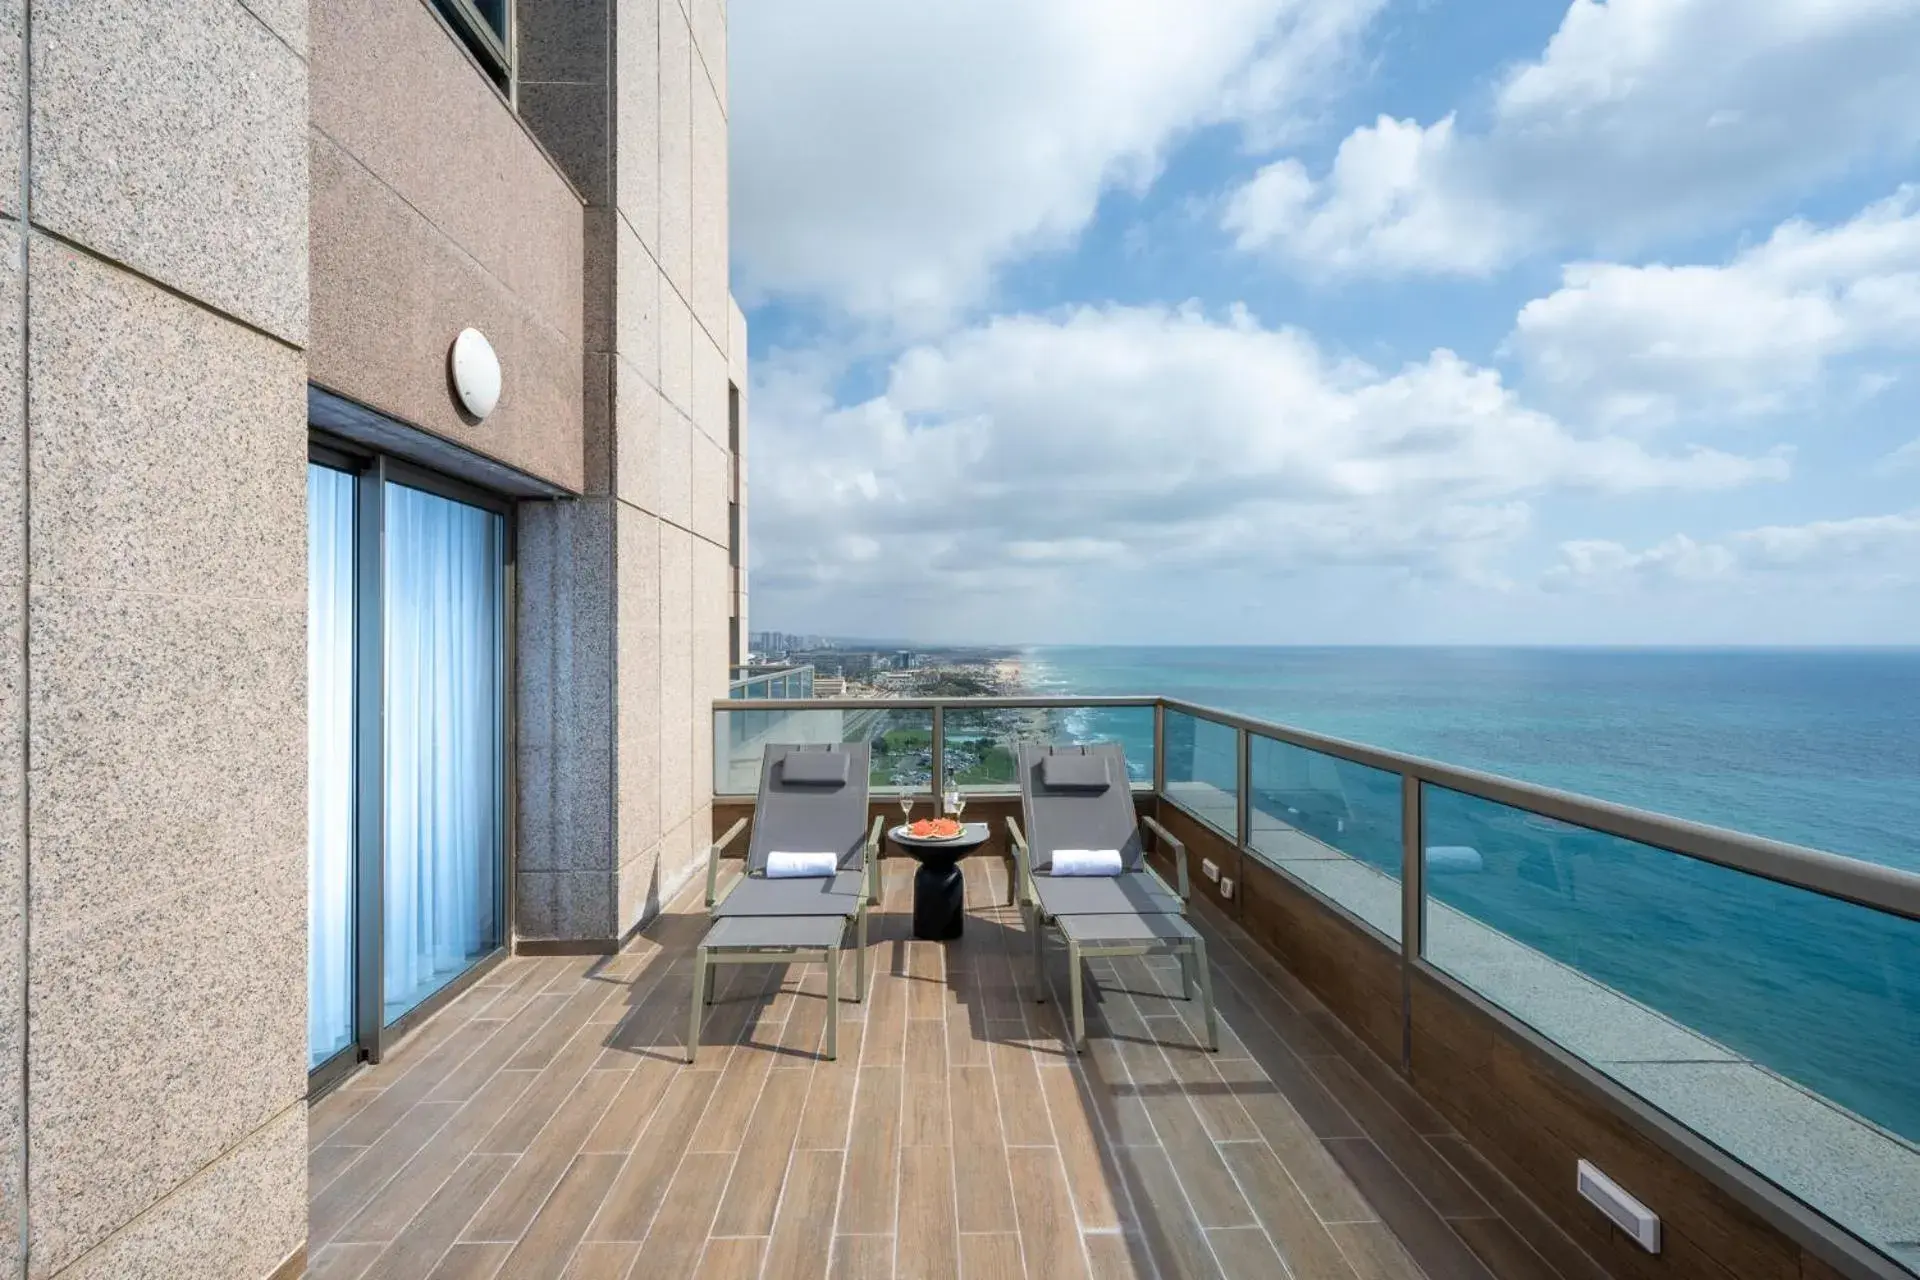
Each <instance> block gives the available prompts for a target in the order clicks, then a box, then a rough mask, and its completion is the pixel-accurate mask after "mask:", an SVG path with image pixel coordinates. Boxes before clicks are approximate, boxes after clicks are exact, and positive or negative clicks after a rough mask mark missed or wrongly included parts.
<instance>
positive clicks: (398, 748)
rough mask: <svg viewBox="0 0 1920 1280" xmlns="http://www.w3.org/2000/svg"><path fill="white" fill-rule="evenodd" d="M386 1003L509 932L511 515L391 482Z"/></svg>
mask: <svg viewBox="0 0 1920 1280" xmlns="http://www.w3.org/2000/svg"><path fill="white" fill-rule="evenodd" d="M385 516H386V543H387V550H386V574H385V614H386V616H385V629H386V690H387V701H386V712H387V723H386V777H385V787H384V789H385V793H386V837H387V838H386V937H385V939H384V944H383V945H384V953H385V961H386V963H385V968H386V992H385V995H386V1010H385V1017H386V1020H387V1021H388V1022H391V1021H393V1020H394V1019H395V1018H397V1017H399V1016H400V1015H401V1014H403V1013H405V1012H406V1011H407V1010H409V1009H411V1008H413V1006H415V1005H416V1004H418V1003H420V1001H421V1000H423V999H425V998H426V997H427V996H429V995H431V994H432V993H433V992H434V991H436V990H438V989H439V988H440V987H442V986H444V985H445V984H446V983H447V982H448V981H449V980H451V979H452V978H454V977H456V976H458V975H459V974H460V973H461V972H462V971H463V970H465V969H466V968H467V967H468V966H469V965H470V964H472V963H473V962H474V961H475V960H477V959H479V958H480V957H481V956H483V955H485V954H487V953H488V952H489V951H491V950H493V948H494V947H495V946H497V945H498V944H499V940H500V922H499V920H498V918H497V911H496V902H497V898H498V879H499V875H500V870H499V866H500V857H501V848H502V846H501V831H500V823H501V812H500V798H501V776H500V769H501V746H502V744H501V738H502V732H501V730H502V724H501V699H502V694H501V668H500V663H501V638H500V630H501V592H502V589H503V584H502V567H503V565H504V549H505V548H504V538H505V531H504V521H503V520H502V518H501V517H500V516H498V515H496V514H494V513H492V512H489V511H484V510H482V509H480V508H478V507H472V506H468V505H466V504H465V503H460V502H455V501H452V500H451V499H447V498H442V497H438V496H436V495H434V494H429V493H424V492H422V491H420V490H418V489H410V488H407V487H405V486H403V485H398V484H388V485H387V487H386V510H385Z"/></svg>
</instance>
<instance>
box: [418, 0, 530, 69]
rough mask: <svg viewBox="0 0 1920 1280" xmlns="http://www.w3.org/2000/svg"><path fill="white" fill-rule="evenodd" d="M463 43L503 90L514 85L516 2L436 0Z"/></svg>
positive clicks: (441, 14) (438, 7) (435, 5)
mask: <svg viewBox="0 0 1920 1280" xmlns="http://www.w3.org/2000/svg"><path fill="white" fill-rule="evenodd" d="M433 7H434V8H435V9H437V10H438V11H439V13H440V16H441V17H443V18H445V19H446V20H447V25H448V26H450V27H452V28H453V31H454V34H455V35H457V36H459V37H460V41H461V43H463V44H465V45H466V46H467V48H468V49H469V50H470V51H471V52H472V53H473V56H474V57H476V58H478V59H479V60H480V65H481V66H483V67H485V68H486V69H487V74H488V75H490V76H492V77H493V82H494V83H495V84H496V85H498V86H500V88H501V89H503V90H508V89H511V88H512V85H513V0H433Z"/></svg>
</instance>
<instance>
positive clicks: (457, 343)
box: [448, 329, 500, 420]
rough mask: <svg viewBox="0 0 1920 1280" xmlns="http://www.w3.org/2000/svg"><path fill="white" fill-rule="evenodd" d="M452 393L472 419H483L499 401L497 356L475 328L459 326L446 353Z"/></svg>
mask: <svg viewBox="0 0 1920 1280" xmlns="http://www.w3.org/2000/svg"><path fill="white" fill-rule="evenodd" d="M448 362H449V364H450V365H451V366H452V372H453V390H454V394H455V395H457V396H459V397H460V403H461V405H462V406H464V407H465V408H466V411H467V412H468V413H470V414H472V415H473V416H474V418H475V419H476V420H481V419H484V418H485V417H486V416H487V415H488V414H490V413H492V412H493V406H495V405H497V404H499V403H500V357H499V356H497V355H495V354H494V351H493V344H492V343H491V342H488V341H487V336H486V335H485V334H483V333H481V332H480V331H479V330H478V329H462V330H461V331H460V336H459V337H457V338H455V339H454V340H453V351H452V353H451V354H450V355H449V356H448Z"/></svg>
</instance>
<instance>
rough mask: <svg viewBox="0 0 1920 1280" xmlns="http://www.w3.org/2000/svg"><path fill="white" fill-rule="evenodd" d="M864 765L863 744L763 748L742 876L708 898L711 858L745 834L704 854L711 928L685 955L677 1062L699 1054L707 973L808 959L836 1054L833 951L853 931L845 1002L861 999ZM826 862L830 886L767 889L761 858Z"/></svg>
mask: <svg viewBox="0 0 1920 1280" xmlns="http://www.w3.org/2000/svg"><path fill="white" fill-rule="evenodd" d="M869 768H870V758H869V751H868V747H867V744H866V743H864V742H855V743H844V744H838V745H828V746H775V745H770V746H768V747H767V749H766V753H765V754H764V755H763V756H762V758H761V762H760V794H759V798H758V799H757V801H756V802H755V805H754V818H753V835H752V838H751V839H750V840H749V841H748V843H747V867H746V874H745V875H744V876H742V877H741V878H740V879H739V880H738V881H736V882H735V883H734V885H733V887H732V888H731V889H729V890H728V892H727V894H726V896H725V897H723V898H718V900H717V901H716V897H717V894H718V889H719V881H720V855H721V852H722V851H723V850H725V849H726V847H727V846H728V845H729V844H731V843H733V841H734V839H735V837H737V836H738V835H739V834H740V829H741V828H742V827H744V826H746V825H747V822H746V819H744V818H743V819H741V820H740V821H739V822H736V823H734V824H733V826H732V827H731V828H729V829H728V831H727V833H726V834H725V835H724V836H722V837H720V839H718V840H716V841H714V842H713V844H712V846H711V847H710V848H709V849H708V852H707V912H708V915H709V916H710V917H711V918H712V920H713V925H712V927H711V928H709V929H708V931H707V936H706V937H705V938H704V939H702V940H701V943H700V945H699V947H698V948H697V949H696V950H695V951H694V971H693V980H694V985H693V1009H692V1012H691V1013H690V1014H689V1015H688V1023H689V1025H688V1030H687V1061H688V1062H692V1061H693V1057H694V1053H695V1051H696V1050H697V1049H698V1048H699V1045H700V1010H701V1007H702V1006H703V1005H706V1004H711V1003H712V1002H713V966H714V965H719V964H766V963H770V962H773V961H775V960H777V959H778V958H781V957H788V958H791V957H794V956H806V955H811V954H814V953H818V955H819V957H820V959H821V960H822V961H823V962H824V963H825V964H826V965H827V1002H828V1005H829V1009H828V1014H827V1057H829V1058H833V1057H836V1056H838V1052H839V1034H838V1032H839V1021H840V1016H839V1014H840V1010H839V1003H840V999H839V985H840V950H841V947H842V945H843V944H844V942H845V940H846V930H847V926H848V924H852V925H854V927H855V929H856V931H857V938H856V941H855V950H854V997H853V998H854V1000H855V1001H856V1002H858V1001H860V1000H863V999H865V997H866V990H867V908H868V907H869V906H870V905H872V903H873V902H874V901H875V900H876V899H877V898H878V897H879V882H878V877H879V869H880V860H879V847H880V828H881V824H882V821H883V820H882V819H880V818H875V819H873V822H872V824H871V825H869V824H868V822H867V776H868V770H869ZM776 849H784V850H789V851H792V852H795V853H816V852H831V853H834V854H836V855H837V856H838V859H839V863H838V865H839V870H838V871H836V872H835V873H834V874H833V875H831V876H818V877H806V878H798V879H770V878H768V876H767V874H766V871H767V855H768V854H769V853H771V852H773V851H774V850H776Z"/></svg>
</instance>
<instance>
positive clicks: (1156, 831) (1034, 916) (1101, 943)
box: [1007, 748, 1220, 1053]
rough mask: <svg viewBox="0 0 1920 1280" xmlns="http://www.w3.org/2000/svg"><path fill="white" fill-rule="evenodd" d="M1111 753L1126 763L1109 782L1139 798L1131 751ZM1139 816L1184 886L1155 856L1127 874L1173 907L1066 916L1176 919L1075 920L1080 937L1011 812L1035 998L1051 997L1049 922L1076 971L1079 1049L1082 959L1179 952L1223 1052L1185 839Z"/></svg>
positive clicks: (1018, 896)
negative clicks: (1107, 930) (1107, 923)
mask: <svg viewBox="0 0 1920 1280" xmlns="http://www.w3.org/2000/svg"><path fill="white" fill-rule="evenodd" d="M1111 755H1112V758H1114V759H1115V760H1116V761H1117V762H1119V763H1120V764H1121V766H1122V767H1121V768H1120V770H1119V771H1118V775H1117V778H1116V779H1115V781H1114V782H1113V783H1111V784H1110V785H1111V786H1113V787H1114V788H1116V789H1119V790H1120V794H1121V795H1122V796H1123V797H1124V798H1125V802H1126V803H1127V804H1128V805H1132V804H1133V802H1134V801H1133V793H1132V789H1131V788H1130V787H1129V786H1128V785H1127V782H1126V771H1125V768H1124V758H1122V757H1121V756H1120V755H1119V752H1118V749H1117V748H1114V749H1112V751H1111ZM1022 760H1023V764H1022V768H1021V779H1020V787H1021V794H1022V799H1023V806H1022V807H1023V809H1025V808H1030V805H1031V802H1032V794H1031V790H1030V788H1031V779H1030V778H1029V777H1028V771H1027V768H1026V766H1025V764H1024V760H1025V757H1024V756H1023V757H1022ZM1135 818H1136V822H1137V826H1138V827H1139V829H1140V830H1141V831H1142V832H1144V833H1145V834H1148V835H1151V836H1153V837H1154V839H1155V840H1156V841H1158V842H1160V843H1161V844H1163V845H1165V846H1166V847H1167V848H1168V850H1169V851H1170V852H1171V854H1172V857H1173V863H1174V870H1175V872H1176V875H1177V878H1178V880H1179V890H1178V892H1177V893H1176V892H1175V891H1174V890H1173V889H1172V888H1170V887H1169V886H1168V885H1167V882H1166V881H1165V880H1163V879H1161V877H1160V873H1159V872H1158V871H1156V870H1154V868H1153V866H1152V865H1151V864H1150V863H1148V862H1147V861H1146V859H1145V857H1144V856H1143V857H1142V858H1141V860H1140V866H1139V869H1138V870H1137V871H1129V872H1123V873H1122V874H1124V875H1139V876H1144V877H1145V878H1146V879H1148V880H1149V881H1151V883H1152V884H1153V885H1154V886H1157V888H1158V889H1159V891H1160V894H1161V895H1163V896H1164V898H1165V900H1166V901H1167V904H1168V905H1169V906H1170V907H1171V908H1172V909H1171V910H1169V911H1165V912H1153V911H1138V910H1136V911H1135V912H1133V913H1132V914H1131V915H1126V916H1122V915H1119V914H1117V913H1112V912H1088V913H1086V914H1084V915H1078V914H1076V915H1069V916H1066V917H1065V918H1066V919H1069V920H1073V921H1076V922H1079V921H1089V922H1091V921H1093V920H1099V919H1107V920H1130V919H1134V918H1140V919H1147V918H1150V917H1153V916H1165V917H1169V918H1170V919H1171V921H1172V922H1173V923H1172V924H1169V925H1166V926H1163V927H1161V928H1159V929H1154V928H1151V927H1141V928H1126V927H1122V926H1115V931H1116V933H1118V934H1120V935H1122V936H1118V937H1115V938H1102V937H1099V936H1098V933H1099V928H1098V926H1094V925H1092V924H1091V923H1089V924H1088V925H1087V926H1085V928H1084V929H1083V928H1082V926H1080V925H1079V924H1078V923H1076V925H1075V928H1074V932H1078V933H1083V934H1084V935H1085V936H1082V937H1080V938H1075V937H1072V936H1071V935H1070V934H1069V932H1068V930H1067V929H1066V928H1065V926H1064V925H1063V923H1062V918H1061V917H1058V916H1055V915H1053V914H1051V913H1049V912H1048V910H1047V909H1046V906H1045V905H1044V902H1043V900H1042V897H1041V894H1040V890H1039V887H1038V885H1036V884H1035V877H1034V872H1033V856H1032V851H1031V850H1030V849H1029V848H1028V846H1027V838H1026V835H1025V833H1024V832H1022V831H1021V829H1020V824H1019V823H1018V822H1017V821H1015V820H1014V819H1013V818H1012V817H1011V816H1009V817H1008V818H1007V845H1008V848H1009V850H1010V851H1011V853H1012V858H1013V863H1014V868H1015V875H1014V879H1015V889H1014V892H1013V894H1012V898H1013V900H1014V901H1015V902H1017V904H1018V905H1019V907H1020V918H1021V921H1022V922H1023V923H1024V924H1025V926H1026V929H1027V933H1028V934H1029V935H1030V936H1031V937H1032V939H1033V983H1034V1000H1035V1001H1036V1002H1037V1003H1041V1004H1044V1003H1045V1002H1046V999H1047V980H1046V935H1047V932H1048V930H1049V929H1051V930H1053V931H1055V932H1058V933H1059V934H1060V938H1061V941H1062V942H1063V943H1065V944H1066V948H1067V959H1068V964H1069V972H1070V973H1071V975H1072V978H1071V983H1072V985H1071V1008H1072V1017H1073V1049H1074V1052H1075V1053H1080V1052H1082V1051H1084V1048H1085V1045H1086V1038H1087V1035H1086V1012H1085V997H1084V993H1083V985H1084V984H1083V981H1082V978H1083V975H1082V970H1081V961H1083V960H1087V959H1093V958H1097V957H1102V956H1147V955H1177V956H1178V957H1179V958H1180V980H1181V993H1182V998H1184V999H1188V1000H1191V999H1192V998H1193V996H1194V991H1195V987H1196V985H1197V986H1198V988H1199V994H1200V995H1201V997H1202V1000H1203V1004H1204V1013H1205V1017H1206V1024H1207V1038H1208V1046H1207V1047H1208V1048H1209V1049H1211V1050H1213V1051H1215V1052H1218V1050H1219V1048H1220V1035H1219V1026H1218V1021H1217V1015H1216V1013H1215V1011H1214V1005H1213V982H1212V978H1211V976H1210V974H1209V972H1208V969H1207V959H1206V942H1205V941H1204V940H1203V939H1202V938H1201V937H1200V934H1199V932H1198V931H1197V930H1195V929H1194V928H1193V926H1192V925H1191V924H1188V923H1187V921H1186V920H1185V918H1184V917H1185V915H1186V904H1187V902H1188V901H1189V900H1191V898H1192V896H1193V886H1192V880H1191V877H1190V873H1189V871H1188V867H1187V846H1186V842H1185V841H1183V840H1181V839H1180V838H1179V837H1177V836H1175V835H1174V834H1173V833H1172V832H1171V831H1169V830H1167V829H1166V827H1164V826H1162V825H1161V824H1160V822H1159V820H1158V819H1156V818H1154V817H1153V816H1151V815H1150V814H1136V815H1135ZM1140 934H1150V935H1153V936H1135V935H1140ZM1196 969H1197V970H1198V983H1197V984H1196V982H1195V970H1196Z"/></svg>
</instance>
